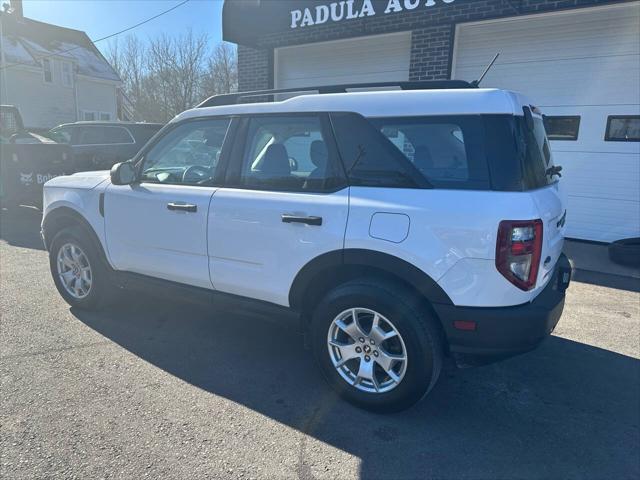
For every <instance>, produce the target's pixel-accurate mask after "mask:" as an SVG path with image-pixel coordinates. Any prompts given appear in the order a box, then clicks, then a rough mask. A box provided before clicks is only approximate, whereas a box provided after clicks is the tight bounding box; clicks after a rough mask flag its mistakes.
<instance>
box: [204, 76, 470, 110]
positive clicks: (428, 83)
mask: <svg viewBox="0 0 640 480" xmlns="http://www.w3.org/2000/svg"><path fill="white" fill-rule="evenodd" d="M388 87H397V88H400V89H401V90H442V89H461V88H476V87H475V86H474V85H473V84H471V83H469V82H466V81H464V80H418V81H409V82H375V83H349V84H343V85H322V86H318V87H298V88H278V89H271V90H253V91H248V92H237V93H226V94H222V95H214V96H212V97H209V98H207V99H206V100H205V101H204V102H202V103H201V104H199V105H198V107H197V108H204V107H219V106H223V105H235V104H237V103H239V101H240V99H243V98H251V97H270V100H269V101H274V98H275V97H274V96H275V95H278V94H285V93H300V94H304V93H318V94H326V93H347V92H348V91H349V90H350V89H358V88H388ZM259 103H264V101H260V102H259Z"/></svg>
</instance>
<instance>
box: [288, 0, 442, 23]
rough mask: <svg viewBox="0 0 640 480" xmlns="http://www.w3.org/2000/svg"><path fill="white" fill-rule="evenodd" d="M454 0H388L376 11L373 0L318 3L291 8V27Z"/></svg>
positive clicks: (394, 11) (368, 15)
mask: <svg viewBox="0 0 640 480" xmlns="http://www.w3.org/2000/svg"><path fill="white" fill-rule="evenodd" d="M454 1H455V0H388V1H387V2H386V8H385V9H384V10H382V11H380V7H378V11H376V9H375V8H374V6H373V3H372V2H371V0H344V1H341V2H333V3H329V4H325V5H317V6H316V7H315V8H314V7H312V8H304V9H302V10H291V11H290V15H291V28H302V27H310V26H312V25H322V24H323V23H327V22H340V21H342V20H353V19H355V18H364V17H373V16H375V15H386V14H389V13H400V12H404V11H410V10H416V9H419V8H420V9H421V8H429V7H435V6H436V5H438V4H439V3H443V4H448V3H453V2H454Z"/></svg>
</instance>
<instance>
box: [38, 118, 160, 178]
mask: <svg viewBox="0 0 640 480" xmlns="http://www.w3.org/2000/svg"><path fill="white" fill-rule="evenodd" d="M161 128H162V124H159V123H133V122H76V123H66V124H64V125H59V126H57V127H55V128H53V129H51V130H49V133H48V135H47V136H48V137H49V138H51V139H53V140H55V141H56V142H58V143H66V144H69V145H71V147H72V149H73V153H74V157H75V161H76V165H77V168H78V169H79V170H80V171H82V170H84V171H87V170H109V169H110V168H111V167H112V166H113V164H115V163H118V162H123V161H125V160H129V159H130V158H133V157H134V156H135V154H136V153H138V150H140V149H141V148H142V147H143V146H144V144H145V143H147V141H148V140H149V139H150V138H151V137H153V136H154V135H155V134H156V132H157V131H158V130H160V129H161Z"/></svg>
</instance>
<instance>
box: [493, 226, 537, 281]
mask: <svg viewBox="0 0 640 480" xmlns="http://www.w3.org/2000/svg"><path fill="white" fill-rule="evenodd" d="M541 255H542V220H529V221H513V220H505V221H502V222H500V227H499V228H498V241H497V244H496V267H497V269H498V271H499V272H500V273H501V274H502V275H503V276H504V277H505V278H506V279H507V280H509V281H510V282H511V283H513V284H514V285H515V286H516V287H518V288H519V289H521V290H524V291H527V290H531V289H532V288H533V287H535V286H536V280H537V278H538V269H539V267H540V256H541Z"/></svg>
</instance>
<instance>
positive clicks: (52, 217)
mask: <svg viewBox="0 0 640 480" xmlns="http://www.w3.org/2000/svg"><path fill="white" fill-rule="evenodd" d="M65 219H67V221H65ZM69 220H70V222H69ZM61 221H62V222H64V223H67V222H68V223H69V225H72V224H74V223H75V224H76V225H79V226H80V227H81V228H82V229H83V230H85V231H86V232H87V234H88V235H89V237H90V238H91V241H92V242H93V244H94V246H95V247H96V249H97V250H98V253H99V254H100V256H101V257H102V260H103V261H104V263H105V265H106V266H108V267H109V268H111V266H110V264H109V262H108V261H107V257H106V255H105V251H104V247H103V246H102V242H101V241H100V239H99V238H98V234H97V233H96V232H95V230H94V228H93V227H92V226H91V224H90V223H89V222H88V221H87V220H86V219H85V218H84V217H83V216H82V215H81V214H80V213H78V212H77V211H76V210H74V209H73V208H69V207H58V208H56V209H54V210H52V211H51V212H49V213H48V214H47V216H46V217H44V219H43V221H42V240H43V242H44V247H45V249H46V250H47V251H49V248H51V242H52V241H53V238H54V237H55V234H51V233H47V231H48V230H50V229H51V227H53V226H54V225H55V223H56V222H61ZM62 228H65V227H62ZM56 233H57V230H56Z"/></svg>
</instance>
